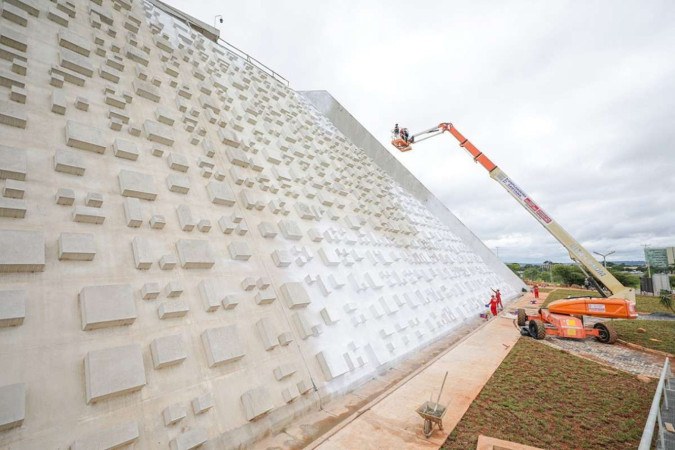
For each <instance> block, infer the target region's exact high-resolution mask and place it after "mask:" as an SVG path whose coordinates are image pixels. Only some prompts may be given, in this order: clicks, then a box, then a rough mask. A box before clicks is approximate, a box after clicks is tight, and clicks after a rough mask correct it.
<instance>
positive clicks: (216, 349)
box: [202, 325, 245, 368]
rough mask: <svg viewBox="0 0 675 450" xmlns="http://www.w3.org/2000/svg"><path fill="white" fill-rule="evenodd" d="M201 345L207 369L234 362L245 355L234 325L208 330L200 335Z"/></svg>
mask: <svg viewBox="0 0 675 450" xmlns="http://www.w3.org/2000/svg"><path fill="white" fill-rule="evenodd" d="M202 344H203V345H204V350H205V351H206V358H207V360H208V364H209V367H212V368H213V367H216V366H219V365H221V364H225V363H228V362H232V361H236V360H238V359H241V358H243V357H244V355H245V351H244V347H243V345H242V343H241V341H240V340H239V334H238V333H237V327H236V325H228V326H225V327H219V328H209V329H207V330H204V332H203V333H202Z"/></svg>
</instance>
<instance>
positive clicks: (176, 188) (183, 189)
mask: <svg viewBox="0 0 675 450" xmlns="http://www.w3.org/2000/svg"><path fill="white" fill-rule="evenodd" d="M166 187H167V188H169V190H170V191H171V192H176V193H178V194H187V193H188V192H190V178H189V177H186V176H185V175H179V174H177V173H170V174H169V175H167V176H166Z"/></svg>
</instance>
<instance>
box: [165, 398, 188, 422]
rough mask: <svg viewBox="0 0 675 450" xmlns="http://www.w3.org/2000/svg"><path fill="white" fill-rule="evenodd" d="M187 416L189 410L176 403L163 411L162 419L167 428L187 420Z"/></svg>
mask: <svg viewBox="0 0 675 450" xmlns="http://www.w3.org/2000/svg"><path fill="white" fill-rule="evenodd" d="M186 416H187V410H186V409H185V407H184V406H183V405H181V404H180V403H174V404H173V405H169V406H167V407H166V408H164V410H163V411H162V418H163V419H164V425H166V426H167V427H168V426H170V425H173V424H175V423H178V422H180V421H181V420H183V419H185V417H186Z"/></svg>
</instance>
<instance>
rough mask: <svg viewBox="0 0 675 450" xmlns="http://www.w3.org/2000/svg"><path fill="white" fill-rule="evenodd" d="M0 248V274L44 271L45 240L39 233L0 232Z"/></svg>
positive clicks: (20, 231)
mask: <svg viewBox="0 0 675 450" xmlns="http://www.w3.org/2000/svg"><path fill="white" fill-rule="evenodd" d="M0 248H1V249H3V251H1V252H0V273H2V272H4V273H7V272H42V271H43V270H44V269H45V238H44V235H43V234H42V233H41V232H39V231H22V230H0Z"/></svg>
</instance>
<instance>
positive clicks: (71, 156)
mask: <svg viewBox="0 0 675 450" xmlns="http://www.w3.org/2000/svg"><path fill="white" fill-rule="evenodd" d="M54 170H55V171H57V172H61V173H68V174H71V175H79V176H82V175H84V171H85V170H86V167H85V165H84V161H83V159H82V158H81V157H80V155H78V154H77V153H75V152H73V151H70V150H65V149H56V152H55V153H54Z"/></svg>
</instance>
